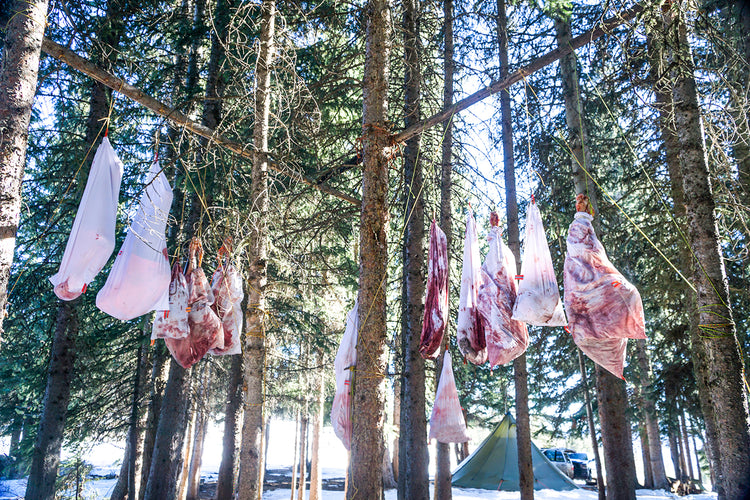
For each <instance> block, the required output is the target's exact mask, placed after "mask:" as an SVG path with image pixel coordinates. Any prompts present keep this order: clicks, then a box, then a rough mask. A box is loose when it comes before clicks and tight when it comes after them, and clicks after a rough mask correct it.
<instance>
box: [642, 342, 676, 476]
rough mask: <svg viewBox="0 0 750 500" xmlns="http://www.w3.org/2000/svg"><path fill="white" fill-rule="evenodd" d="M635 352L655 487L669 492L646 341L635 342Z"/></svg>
mask: <svg viewBox="0 0 750 500" xmlns="http://www.w3.org/2000/svg"><path fill="white" fill-rule="evenodd" d="M635 352H636V356H637V358H638V366H639V368H640V371H641V380H640V382H641V397H642V399H641V401H642V402H643V405H642V406H643V407H642V410H643V418H644V422H645V425H646V432H647V434H648V443H649V454H648V457H647V458H648V459H649V464H650V467H649V468H650V470H651V472H652V476H653V487H654V488H656V489H659V490H668V489H669V483H668V482H667V473H666V472H664V457H663V456H662V453H661V436H660V434H659V417H658V416H657V414H656V404H655V403H654V397H653V386H652V383H651V380H652V375H651V363H650V362H649V359H648V351H647V350H646V341H645V340H643V339H640V340H636V341H635Z"/></svg>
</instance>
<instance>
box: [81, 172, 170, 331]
mask: <svg viewBox="0 0 750 500" xmlns="http://www.w3.org/2000/svg"><path fill="white" fill-rule="evenodd" d="M171 205H172V188H171V187H170V185H169V182H168V181H167V177H166V176H165V175H164V173H163V172H161V169H160V168H159V163H158V162H154V163H153V164H152V165H151V170H150V171H149V173H148V176H147V180H146V188H145V190H144V192H143V194H142V195H141V200H140V204H139V207H138V212H137V213H136V214H135V217H134V218H133V223H132V224H131V226H130V229H129V230H128V235H127V236H126V237H125V241H124V242H123V244H122V247H121V248H120V251H119V252H118V253H117V258H116V259H115V263H114V264H113V265H112V270H111V271H110V273H109V277H108V278H107V283H106V284H105V285H104V288H102V289H101V290H100V291H99V294H98V295H97V296H96V306H97V307H98V308H99V309H101V310H102V311H104V312H105V313H107V314H109V315H110V316H113V317H115V318H117V319H121V320H123V321H127V320H130V319H133V318H137V317H138V316H142V315H144V314H146V313H147V312H149V311H153V310H160V311H166V310H167V309H169V282H170V275H171V273H170V270H169V257H168V255H167V244H166V236H165V230H166V227H167V216H168V215H169V207H170V206H171Z"/></svg>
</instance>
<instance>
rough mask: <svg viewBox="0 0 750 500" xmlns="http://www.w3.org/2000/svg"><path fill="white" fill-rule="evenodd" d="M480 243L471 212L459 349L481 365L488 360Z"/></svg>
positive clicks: (460, 298)
mask: <svg viewBox="0 0 750 500" xmlns="http://www.w3.org/2000/svg"><path fill="white" fill-rule="evenodd" d="M480 266H481V261H480V259H479V242H478V241H477V224H476V222H475V221H474V214H472V213H471V211H469V215H468V216H467V218H466V237H465V239H464V263H463V270H462V272H461V295H460V297H459V303H458V329H457V334H456V336H457V338H458V350H459V351H461V354H462V355H463V356H464V357H465V358H466V359H468V360H469V361H471V362H472V363H474V364H475V365H481V364H483V363H484V362H485V361H487V342H486V340H485V336H484V326H483V324H482V318H481V316H480V314H479V309H478V308H477V305H478V304H477V300H478V294H479V287H480V286H481V285H482V269H481V267H480Z"/></svg>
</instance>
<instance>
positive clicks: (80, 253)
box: [49, 136, 123, 300]
mask: <svg viewBox="0 0 750 500" xmlns="http://www.w3.org/2000/svg"><path fill="white" fill-rule="evenodd" d="M122 170H123V166H122V162H121V161H120V159H119V158H118V157H117V153H115V150H114V149H112V145H111V144H110V143H109V139H108V138H107V137H106V136H105V137H104V139H102V143H101V145H100V146H99V148H98V149H97V150H96V155H94V161H93V163H92V164H91V170H90V171H89V177H88V180H87V181H86V188H85V189H84V190H83V196H82V197H81V203H80V205H79V206H78V212H77V213H76V218H75V220H74V221H73V228H72V229H71V231H70V236H69V237H68V243H67V245H66V246H65V253H63V257H62V261H61V262H60V269H59V270H58V272H57V273H56V274H55V275H53V276H51V277H50V279H49V280H50V281H51V282H52V284H53V285H54V287H55V295H57V297H58V298H59V299H61V300H73V299H75V298H76V297H78V296H79V295H81V294H82V293H83V292H84V291H85V290H86V286H87V285H88V284H89V283H90V282H91V281H92V280H93V279H94V277H95V276H96V275H97V274H99V271H101V270H102V268H103V267H104V265H105V264H106V263H107V261H108V260H109V257H110V255H112V251H113V250H114V249H115V225H116V219H117V197H118V195H119V193H120V181H121V180H122Z"/></svg>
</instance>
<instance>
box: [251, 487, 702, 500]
mask: <svg viewBox="0 0 750 500" xmlns="http://www.w3.org/2000/svg"><path fill="white" fill-rule="evenodd" d="M290 494H291V490H274V491H267V492H266V493H265V494H264V495H263V500H286V499H288V498H289V497H290ZM430 494H432V492H431V493H430ZM636 496H637V498H638V500H673V499H676V498H680V499H684V500H716V494H715V493H708V494H702V495H687V496H684V497H678V496H677V495H673V494H672V493H667V492H666V491H654V490H638V491H637V495H636ZM305 498H307V496H305ZM475 498H479V499H483V500H519V499H520V498H521V494H520V493H518V492H509V491H491V490H476V489H465V488H453V500H469V499H475ZM534 498H535V500H597V499H598V498H599V497H598V495H597V493H596V492H595V491H588V490H577V491H555V490H537V491H535V492H534ZM344 499H345V497H344V492H343V491H323V500H344ZM395 499H396V490H388V491H386V492H385V500H395Z"/></svg>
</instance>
